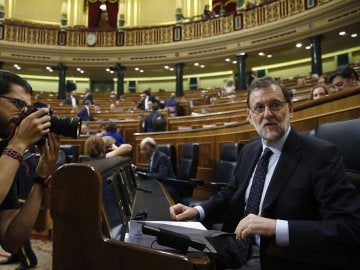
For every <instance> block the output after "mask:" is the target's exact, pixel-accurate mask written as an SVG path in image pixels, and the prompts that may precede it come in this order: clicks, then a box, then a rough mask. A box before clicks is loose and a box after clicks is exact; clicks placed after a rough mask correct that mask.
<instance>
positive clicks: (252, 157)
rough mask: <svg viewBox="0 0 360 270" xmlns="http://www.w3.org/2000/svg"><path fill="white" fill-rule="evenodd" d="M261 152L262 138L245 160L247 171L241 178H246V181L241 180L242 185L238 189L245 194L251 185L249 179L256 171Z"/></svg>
mask: <svg viewBox="0 0 360 270" xmlns="http://www.w3.org/2000/svg"><path fill="white" fill-rule="evenodd" d="M261 152H262V143H261V140H259V144H258V145H256V146H255V147H254V148H253V149H252V150H251V152H250V153H249V158H248V159H247V160H246V161H245V168H246V170H247V171H246V173H245V174H244V175H243V176H241V178H242V179H244V181H241V182H240V186H239V187H238V190H239V191H240V193H241V194H245V190H246V188H247V186H248V185H249V180H250V178H251V175H252V173H253V172H254V169H255V166H256V163H257V161H258V159H259V158H260V154H261ZM243 158H247V157H243ZM242 162H244V161H242Z"/></svg>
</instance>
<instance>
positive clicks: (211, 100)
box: [209, 97, 217, 105]
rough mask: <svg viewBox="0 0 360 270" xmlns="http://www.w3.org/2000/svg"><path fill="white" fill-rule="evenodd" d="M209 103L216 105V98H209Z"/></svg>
mask: <svg viewBox="0 0 360 270" xmlns="http://www.w3.org/2000/svg"><path fill="white" fill-rule="evenodd" d="M209 103H210V104H211V105H214V104H216V103H217V98H216V97H211V98H210V99H209Z"/></svg>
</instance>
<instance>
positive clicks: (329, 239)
mask: <svg viewBox="0 0 360 270" xmlns="http://www.w3.org/2000/svg"><path fill="white" fill-rule="evenodd" d="M247 108H248V112H247V114H248V115H247V116H248V120H249V122H250V123H251V124H252V125H253V126H254V128H255V130H256V131H257V133H258V134H259V136H260V137H261V139H258V140H254V141H252V142H250V143H248V144H246V145H245V146H244V147H243V148H242V149H241V151H240V154H239V157H238V164H237V165H238V166H237V168H236V171H235V173H234V175H233V176H232V179H231V180H230V182H229V184H228V185H227V186H226V187H225V188H224V189H222V190H220V191H219V192H217V193H216V194H215V195H213V196H212V197H211V198H210V199H208V200H207V201H205V202H203V203H201V204H200V205H199V206H195V207H187V206H185V205H182V204H177V205H174V206H172V207H170V215H171V217H172V218H173V219H174V220H192V219H196V218H199V219H200V220H201V221H204V222H207V221H215V222H216V221H218V220H217V218H219V216H221V215H222V213H224V212H225V213H226V217H225V218H224V220H223V227H222V230H223V231H226V232H230V233H235V235H236V239H233V238H227V239H226V240H228V241H216V239H215V238H214V239H212V240H214V241H213V244H215V245H216V246H217V249H218V250H217V251H218V254H214V260H215V263H216V264H217V265H216V266H217V267H216V269H227V268H239V267H241V266H244V267H241V269H244V268H245V269H291V270H300V269H301V270H302V269H328V270H330V269H333V270H334V269H338V270H339V269H357V268H358V266H359V263H360V262H359V261H360V257H359V254H360V193H359V191H358V190H357V189H356V187H355V186H354V185H353V184H352V183H350V182H349V181H348V179H347V178H346V169H345V167H344V165H343V160H342V158H341V154H340V152H339V150H338V149H337V148H336V147H335V146H334V145H333V144H331V143H329V142H327V141H325V140H321V139H318V138H316V137H312V136H308V135H301V134H299V133H297V132H296V131H295V130H294V129H293V128H292V127H291V126H290V120H291V118H292V117H293V113H294V110H293V104H292V103H291V95H290V94H289V92H288V89H286V87H285V86H284V85H281V84H279V83H278V82H276V81H275V80H273V79H272V78H270V77H263V78H259V79H254V80H253V82H252V83H251V85H250V86H249V90H248V96H247ZM220 240H221V239H220ZM250 263H251V265H252V266H253V267H254V266H256V267H254V268H253V267H249V266H250ZM351 265H356V268H351Z"/></svg>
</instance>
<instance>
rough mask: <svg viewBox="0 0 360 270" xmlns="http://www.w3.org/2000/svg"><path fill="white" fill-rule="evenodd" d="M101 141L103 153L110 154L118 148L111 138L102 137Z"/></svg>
mask: <svg viewBox="0 0 360 270" xmlns="http://www.w3.org/2000/svg"><path fill="white" fill-rule="evenodd" d="M101 139H102V140H103V141H104V143H105V152H106V153H108V152H111V151H112V150H115V149H116V148H118V146H117V145H116V144H115V139H114V138H113V137H111V136H103V137H101Z"/></svg>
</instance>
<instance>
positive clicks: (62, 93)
mask: <svg viewBox="0 0 360 270" xmlns="http://www.w3.org/2000/svg"><path fill="white" fill-rule="evenodd" d="M52 69H53V70H57V71H58V72H59V89H58V96H57V98H58V99H62V100H64V99H65V98H66V83H65V81H66V69H67V67H66V66H64V65H63V63H60V64H58V65H57V66H54V67H52Z"/></svg>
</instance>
